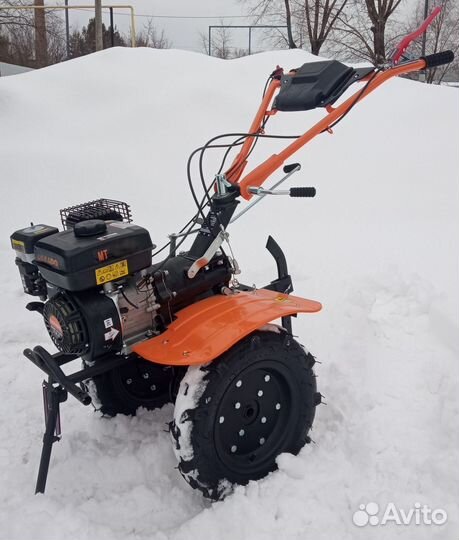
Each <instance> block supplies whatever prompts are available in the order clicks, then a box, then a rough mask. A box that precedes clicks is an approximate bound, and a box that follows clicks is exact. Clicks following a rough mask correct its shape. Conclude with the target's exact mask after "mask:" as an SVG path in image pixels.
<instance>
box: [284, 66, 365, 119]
mask: <svg viewBox="0 0 459 540" xmlns="http://www.w3.org/2000/svg"><path fill="white" fill-rule="evenodd" d="M354 75H355V70H354V68H352V67H349V66H346V65H344V64H342V63H341V62H338V61H337V60H326V61H322V62H311V63H308V64H303V65H302V66H301V67H300V68H299V69H297V70H296V72H295V73H293V74H291V73H290V74H287V75H283V76H282V78H281V88H280V91H279V94H278V95H277V97H276V99H275V101H274V108H275V109H277V110H279V111H308V110H310V109H315V108H316V107H325V106H326V105H328V104H330V103H333V101H335V100H336V99H337V98H338V97H339V96H340V95H341V94H342V93H343V91H344V90H345V89H346V88H347V87H348V86H349V84H348V83H349V82H350V81H351V80H352V78H353V77H354Z"/></svg>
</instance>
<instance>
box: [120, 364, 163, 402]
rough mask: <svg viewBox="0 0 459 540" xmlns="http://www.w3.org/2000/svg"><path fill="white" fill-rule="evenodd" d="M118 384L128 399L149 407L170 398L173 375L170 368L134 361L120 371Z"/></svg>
mask: <svg viewBox="0 0 459 540" xmlns="http://www.w3.org/2000/svg"><path fill="white" fill-rule="evenodd" d="M116 383H117V386H118V388H119V390H120V391H121V392H122V393H123V394H124V395H125V397H126V398H128V399H130V400H135V401H136V402H137V403H138V404H139V406H141V405H145V406H148V405H149V404H150V403H153V402H158V401H162V400H163V399H165V398H167V397H168V396H169V394H170V392H171V383H172V373H171V369H169V368H165V367H163V366H159V365H156V364H153V363H151V362H147V361H146V360H142V359H133V360H132V361H131V362H128V363H127V364H125V365H124V366H121V368H120V369H119V370H118V372H117V376H116Z"/></svg>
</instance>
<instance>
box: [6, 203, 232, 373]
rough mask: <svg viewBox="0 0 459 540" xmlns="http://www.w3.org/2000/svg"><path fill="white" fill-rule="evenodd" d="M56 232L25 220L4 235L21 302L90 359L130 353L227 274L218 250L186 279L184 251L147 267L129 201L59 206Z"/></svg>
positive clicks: (63, 347) (64, 347)
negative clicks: (18, 281)
mask: <svg viewBox="0 0 459 540" xmlns="http://www.w3.org/2000/svg"><path fill="white" fill-rule="evenodd" d="M61 216H62V224H63V228H64V230H63V231H59V230H58V229H57V228H55V227H51V226H49V225H43V224H41V225H31V226H30V227H27V228H25V229H21V230H19V231H16V232H15V233H14V234H13V235H12V236H11V242H12V247H13V248H14V250H15V252H16V264H17V266H18V268H19V272H20V275H21V279H22V283H23V287H24V292H25V293H27V294H29V295H32V296H37V297H40V299H41V302H31V303H29V304H28V305H27V308H28V309H29V310H31V311H37V312H39V313H40V314H41V315H43V319H44V323H45V325H46V329H47V330H48V333H49V335H50V337H51V340H52V341H53V343H54V345H55V346H56V347H57V349H58V350H59V351H61V352H63V353H66V354H74V355H78V356H81V357H82V358H83V359H84V361H86V362H87V363H91V362H92V361H94V360H95V359H98V358H101V357H104V356H106V355H112V354H113V353H115V354H124V355H127V354H130V352H131V349H132V346H133V345H135V344H136V343H138V342H139V341H142V340H144V339H146V338H150V337H152V336H154V335H158V334H160V333H161V332H163V331H164V330H165V329H166V327H167V326H168V324H170V323H171V322H172V321H173V319H174V314H175V312H176V311H178V310H179V309H181V308H183V307H185V306H187V305H189V304H191V303H193V302H195V301H197V300H199V299H202V298H205V297H206V296H211V295H213V294H217V293H219V292H220V291H221V290H222V288H224V287H226V286H227V285H228V283H229V281H230V279H231V263H230V261H229V259H228V258H227V257H225V256H224V255H223V254H221V253H220V252H219V253H217V254H216V256H215V257H213V259H212V260H211V261H210V262H209V264H208V265H206V267H205V268H203V269H202V271H201V272H199V273H198V274H197V275H196V276H195V277H194V278H193V279H192V280H191V279H190V278H189V277H188V275H187V271H188V269H189V268H190V266H191V264H192V262H193V260H191V261H190V259H189V258H188V257H187V254H186V253H183V254H179V255H176V256H173V257H170V256H169V257H168V258H167V259H166V260H165V261H163V262H160V263H157V264H155V265H152V251H153V250H154V249H155V247H156V246H155V245H154V244H153V243H152V241H151V239H150V234H149V232H148V231H147V230H146V229H144V228H143V227H140V226H139V225H135V224H133V223H132V220H131V213H130V209H129V206H128V205H126V204H125V203H121V202H119V201H112V200H108V199H100V200H97V201H91V202H89V203H85V204H83V205H79V206H76V207H71V208H67V209H64V210H62V211H61Z"/></svg>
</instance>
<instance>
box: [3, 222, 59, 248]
mask: <svg viewBox="0 0 459 540" xmlns="http://www.w3.org/2000/svg"><path fill="white" fill-rule="evenodd" d="M57 232H59V229H56V227H51V226H50V225H43V224H40V225H31V226H30V227H26V228H25V229H20V230H19V231H16V232H14V233H13V234H12V235H11V236H10V239H11V247H12V248H13V249H14V250H16V251H19V252H21V253H25V254H27V255H30V254H32V253H33V251H34V248H35V244H36V243H37V242H38V241H39V240H41V239H42V238H45V237H46V236H49V235H51V234H56V233H57Z"/></svg>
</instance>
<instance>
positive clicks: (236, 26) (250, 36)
mask: <svg viewBox="0 0 459 540" xmlns="http://www.w3.org/2000/svg"><path fill="white" fill-rule="evenodd" d="M213 28H248V29H249V55H250V54H252V28H287V26H286V25H266V24H263V25H258V24H246V25H231V24H217V25H211V26H209V56H212V29H213Z"/></svg>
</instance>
